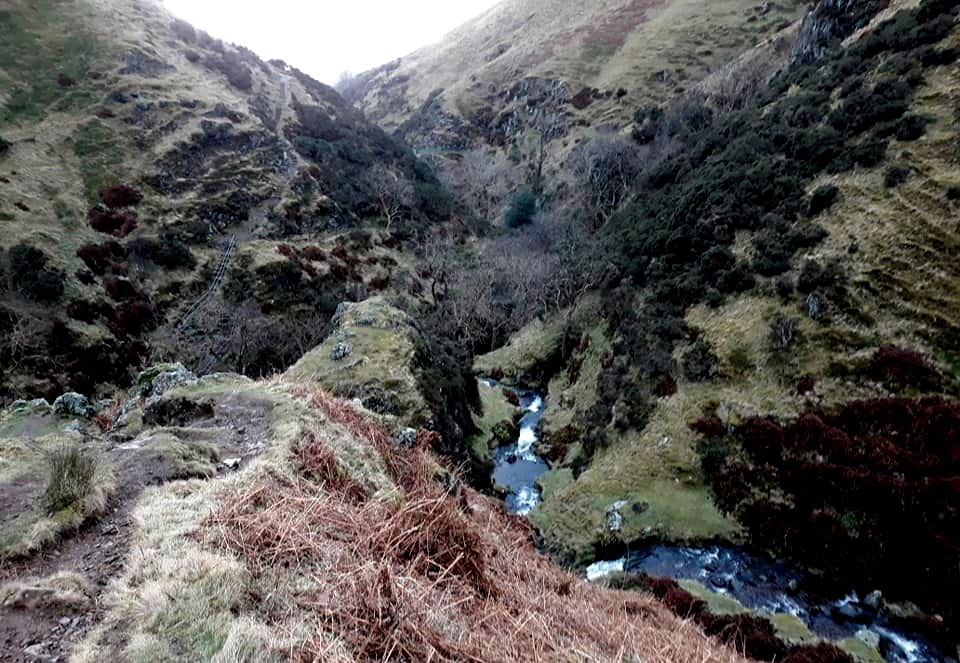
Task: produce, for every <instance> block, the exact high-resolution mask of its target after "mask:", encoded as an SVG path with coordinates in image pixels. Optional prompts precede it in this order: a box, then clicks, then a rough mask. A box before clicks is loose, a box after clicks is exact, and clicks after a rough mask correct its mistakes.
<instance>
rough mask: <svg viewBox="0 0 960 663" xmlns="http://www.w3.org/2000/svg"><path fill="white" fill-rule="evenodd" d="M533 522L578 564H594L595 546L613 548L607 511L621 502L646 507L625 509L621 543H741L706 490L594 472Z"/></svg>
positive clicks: (551, 497) (561, 492)
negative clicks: (606, 527)
mask: <svg viewBox="0 0 960 663" xmlns="http://www.w3.org/2000/svg"><path fill="white" fill-rule="evenodd" d="M545 485H546V486H547V487H548V491H547V492H546V495H547V499H545V500H544V502H543V504H541V505H540V507H539V508H538V509H536V510H535V511H534V512H533V513H531V514H530V520H531V522H533V524H534V526H536V527H537V529H538V530H539V531H540V532H541V534H543V536H544V537H545V539H546V540H547V543H548V545H549V546H550V547H551V548H553V549H556V550H558V551H560V553H561V556H562V557H564V558H567V559H569V560H571V561H572V562H573V563H574V564H576V565H578V566H579V565H584V564H589V563H590V562H592V561H594V559H595V556H594V546H595V545H596V544H598V543H610V542H611V537H612V536H613V535H611V534H609V533H605V531H604V526H603V523H604V516H605V514H606V510H607V508H608V507H609V506H610V505H611V504H613V503H614V502H616V501H617V500H627V502H628V503H630V504H645V505H646V509H645V510H644V511H643V512H642V513H636V512H635V511H633V509H632V508H631V507H630V506H627V507H625V508H623V509H622V510H621V513H622V514H623V517H624V525H623V529H622V530H621V531H620V532H618V533H617V534H616V540H618V541H621V542H631V541H638V540H641V539H649V540H650V541H651V542H653V541H672V542H678V543H697V542H702V541H706V540H710V539H714V538H718V537H719V538H727V539H735V538H736V535H737V532H738V528H737V526H736V524H735V523H733V522H731V521H729V520H727V519H726V518H724V517H723V516H722V515H721V514H720V512H719V511H717V509H716V507H715V506H714V505H713V501H712V499H711V497H710V493H709V491H708V490H707V488H706V487H704V486H700V485H695V484H688V483H684V482H679V483H678V482H676V481H673V480H664V479H658V478H653V479H651V478H649V477H636V478H634V479H632V480H620V479H614V480H609V479H607V478H606V477H602V476H599V475H598V472H595V471H594V469H593V468H591V469H590V470H588V471H587V472H585V473H584V474H583V475H581V477H580V478H579V479H578V480H577V481H575V482H571V483H566V484H565V485H561V487H560V488H558V489H556V490H553V491H551V490H550V488H551V485H550V480H549V479H548V480H547V483H546V484H545Z"/></svg>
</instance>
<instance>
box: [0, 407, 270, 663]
mask: <svg viewBox="0 0 960 663" xmlns="http://www.w3.org/2000/svg"><path fill="white" fill-rule="evenodd" d="M203 402H204V403H209V404H210V405H212V416H209V417H206V418H204V419H199V420H193V421H179V420H178V423H182V425H188V426H190V427H192V428H209V429H216V430H217V432H218V435H217V436H216V440H217V446H218V449H219V452H220V456H221V459H227V458H242V459H244V460H246V459H247V458H249V457H251V456H254V455H256V454H258V453H259V452H260V450H261V449H262V445H263V444H264V443H265V442H266V441H267V440H268V439H269V432H270V431H269V429H270V421H271V418H270V410H271V409H272V404H271V403H270V402H268V401H262V400H255V399H251V398H249V397H248V396H245V395H242V394H230V395H223V396H221V395H216V396H210V397H205V398H204V399H203ZM197 411H203V412H210V410H208V409H206V408H200V409H198V410H197ZM96 443H97V444H100V445H102V448H103V450H104V454H105V455H106V457H107V458H108V459H109V460H110V462H111V464H112V465H113V467H114V468H115V470H116V472H117V481H118V484H119V487H118V490H117V492H116V494H115V495H114V496H113V498H112V500H111V504H110V506H109V508H108V510H107V513H106V514H105V515H104V516H102V517H100V518H97V519H93V520H90V521H88V522H87V523H85V524H84V525H83V526H82V527H80V528H79V529H77V530H76V531H73V532H68V533H67V534H66V535H65V536H64V537H63V538H61V539H60V540H59V541H58V542H57V543H56V544H54V545H52V546H49V547H47V548H45V549H44V550H42V551H40V552H39V553H36V554H33V555H30V556H28V557H25V558H22V559H8V560H0V585H2V584H4V583H7V582H11V581H17V580H30V579H40V578H45V577H47V576H50V575H52V574H54V573H57V572H59V571H71V572H75V573H78V574H80V575H82V576H83V577H85V578H86V579H87V580H89V581H90V582H91V583H92V584H93V586H94V588H95V592H96V596H95V597H94V600H93V601H92V604H91V606H90V607H89V608H87V609H86V610H79V611H77V610H70V609H65V608H63V607H56V606H45V605H44V606H39V607H36V608H32V609H15V608H5V607H0V660H2V661H5V662H8V661H9V662H10V663H19V662H23V663H27V662H30V663H35V662H36V661H65V660H66V659H67V657H68V655H69V652H70V649H71V648H72V647H73V646H74V645H75V644H77V643H79V642H80V641H82V639H83V637H84V636H85V635H86V634H87V633H88V632H89V631H90V630H91V629H92V628H93V627H94V626H95V625H96V624H97V622H98V621H99V620H100V618H101V617H102V615H103V612H104V606H103V605H101V602H100V597H101V595H102V592H103V590H104V588H105V587H106V586H107V584H108V583H109V582H110V580H111V579H113V578H115V577H117V576H118V575H119V574H120V573H121V571H122V570H123V567H124V563H125V560H126V558H127V551H128V549H129V546H130V539H131V536H132V533H133V528H132V519H131V512H132V511H133V508H134V506H135V505H136V503H137V498H138V497H139V495H140V493H141V492H142V491H143V489H144V488H146V487H149V486H154V485H161V484H163V483H166V482H168V481H171V480H174V479H177V478H179V477H178V476H177V471H176V470H175V468H174V467H173V465H172V464H171V463H170V462H169V461H168V460H166V459H164V458H162V457H161V456H159V455H158V454H156V453H152V452H149V451H147V450H145V449H139V448H131V446H130V445H122V444H121V445H118V444H116V443H115V442H111V441H109V440H108V439H107V438H98V439H97V440H96ZM220 471H221V472H229V471H231V470H229V469H228V468H226V467H221V468H220ZM44 487H45V478H44V477H42V476H24V477H18V479H17V480H14V481H11V482H9V483H5V484H0V521H2V520H6V519H8V518H14V517H16V516H17V515H19V514H20V513H22V512H24V511H26V510H29V509H34V508H36V504H37V502H38V500H39V498H40V497H41V496H42V494H43V490H44ZM27 650H29V651H27Z"/></svg>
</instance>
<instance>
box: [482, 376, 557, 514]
mask: <svg viewBox="0 0 960 663" xmlns="http://www.w3.org/2000/svg"><path fill="white" fill-rule="evenodd" d="M483 382H485V383H486V384H487V385H489V386H500V385H499V384H498V383H497V382H494V381H493V380H489V379H484V380H483ZM513 391H514V392H516V394H517V396H518V397H519V399H520V408H521V409H522V410H523V418H522V419H521V420H520V434H519V436H518V437H517V441H516V442H514V443H513V444H511V445H509V446H506V447H500V448H499V449H497V450H496V452H495V453H494V455H493V466H494V470H493V482H494V485H498V486H502V487H503V488H504V489H506V490H507V491H508V492H507V496H506V503H507V510H509V511H510V512H511V513H515V514H517V515H519V516H525V515H527V514H528V513H530V512H531V511H533V510H534V509H535V508H537V507H538V506H539V505H540V489H539V488H537V479H539V478H540V477H541V476H542V475H543V474H544V473H545V472H547V470H549V469H550V467H549V466H548V465H547V464H546V462H544V460H543V459H542V458H540V457H539V456H537V455H536V454H535V453H534V452H533V445H534V444H536V443H537V440H538V437H537V436H538V435H539V434H540V433H539V430H538V429H539V426H540V420H541V419H542V418H543V410H544V407H545V406H546V403H545V401H544V399H543V397H542V396H540V395H539V394H536V393H534V392H532V391H524V390H522V389H513Z"/></svg>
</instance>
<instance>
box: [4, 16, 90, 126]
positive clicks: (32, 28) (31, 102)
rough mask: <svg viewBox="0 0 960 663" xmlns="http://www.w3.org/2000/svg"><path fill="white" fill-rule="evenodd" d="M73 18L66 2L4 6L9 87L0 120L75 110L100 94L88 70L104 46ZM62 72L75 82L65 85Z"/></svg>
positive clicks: (12, 119)
mask: <svg viewBox="0 0 960 663" xmlns="http://www.w3.org/2000/svg"><path fill="white" fill-rule="evenodd" d="M20 4H22V3H20ZM75 18H76V17H75V16H71V12H70V11H69V9H68V8H66V7H65V6H64V4H63V3H55V2H50V1H49V0H45V1H42V2H32V3H29V7H15V8H11V9H8V10H4V11H0V34H2V35H3V39H2V40H0V73H2V74H3V75H2V76H0V80H2V79H6V80H4V83H5V85H8V86H10V89H11V93H10V95H9V97H8V99H7V102H6V104H4V106H3V107H2V108H0V124H6V123H11V122H19V121H24V120H37V119H41V118H43V117H44V116H45V115H46V114H47V113H48V112H50V111H51V110H58V111H70V110H75V109H79V108H83V107H85V106H88V105H90V104H92V103H94V102H95V101H96V100H97V98H98V93H97V90H96V88H95V86H94V85H93V83H92V81H90V79H89V78H88V74H89V73H90V71H91V69H92V67H93V66H94V65H95V63H96V62H98V61H99V59H100V58H101V57H102V56H103V55H104V53H105V47H104V45H103V44H102V43H101V42H100V40H99V39H98V38H97V37H96V35H95V34H94V33H92V32H90V31H88V30H86V29H85V28H84V27H83V25H82V23H80V22H79V21H76V20H74V19H75ZM60 76H66V77H69V78H70V79H72V80H73V81H75V84H74V85H73V86H71V87H66V88H65V87H61V86H60V85H59V84H58V82H57V81H58V78H59V77H60Z"/></svg>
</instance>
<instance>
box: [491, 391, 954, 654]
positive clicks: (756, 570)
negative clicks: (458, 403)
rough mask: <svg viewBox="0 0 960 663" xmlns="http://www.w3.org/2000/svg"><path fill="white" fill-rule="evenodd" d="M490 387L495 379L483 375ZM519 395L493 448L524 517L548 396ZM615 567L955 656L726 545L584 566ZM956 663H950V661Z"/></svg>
mask: <svg viewBox="0 0 960 663" xmlns="http://www.w3.org/2000/svg"><path fill="white" fill-rule="evenodd" d="M483 382H485V383H486V384H487V385H488V386H494V387H499V386H500V385H499V383H497V382H495V381H493V380H489V379H483ZM513 391H515V392H516V393H517V396H518V397H519V399H520V407H521V409H522V410H523V418H522V419H521V420H520V432H519V435H518V437H517V440H516V441H515V442H514V443H513V444H511V445H509V446H505V447H500V448H499V449H497V450H496V452H495V453H494V456H493V465H494V470H493V480H494V482H495V484H497V485H499V486H502V487H503V488H504V489H506V490H507V495H506V505H507V509H508V510H509V511H510V512H511V513H515V514H518V515H527V514H529V513H530V512H531V511H533V510H534V509H535V508H537V506H538V505H539V504H540V489H539V488H537V479H539V478H540V477H541V476H542V475H543V474H544V473H545V472H547V471H548V470H549V469H550V468H549V466H548V465H547V463H546V462H544V460H543V459H542V458H540V457H539V456H537V454H536V453H535V452H534V445H535V444H536V443H537V440H538V435H539V427H540V420H541V419H542V418H543V413H544V409H545V407H546V400H545V398H544V397H543V396H541V395H540V394H537V393H535V392H532V391H525V390H522V389H513ZM619 571H628V572H629V571H635V572H641V571H642V572H645V573H648V574H650V575H653V576H663V577H668V578H673V579H675V580H683V579H689V580H696V581H698V582H700V583H701V584H703V585H704V586H706V587H707V588H708V589H710V590H712V591H714V592H717V593H719V594H727V595H729V596H733V597H734V598H736V599H737V600H738V601H740V602H741V603H742V604H743V605H744V606H746V607H747V608H749V609H751V610H754V611H756V612H757V613H759V614H767V615H770V614H774V613H787V614H791V615H794V616H796V617H798V618H800V619H801V620H803V622H804V623H805V624H806V625H807V626H808V627H809V628H810V630H811V631H813V633H814V634H816V635H817V636H819V637H821V638H823V639H824V640H828V641H834V642H837V641H840V640H843V639H845V638H853V637H860V638H861V639H868V640H873V641H874V642H876V641H877V640H879V642H880V646H879V651H880V653H881V654H882V655H883V657H884V659H885V660H886V661H888V663H944V662H948V661H953V659H950V658H948V657H947V656H945V655H944V654H943V652H941V651H940V650H938V649H937V648H936V647H935V646H934V645H933V644H931V643H930V642H928V641H927V640H926V639H924V638H923V637H922V636H920V635H918V634H916V633H910V632H907V631H904V630H903V629H902V628H899V627H898V626H897V625H895V624H893V623H891V622H890V621H889V620H887V619H886V618H885V617H883V616H882V615H880V614H877V612H876V611H875V610H873V609H872V608H870V607H869V606H867V605H865V603H864V599H863V597H860V596H858V595H857V594H856V593H854V592H850V593H848V594H846V595H844V596H842V597H840V598H838V597H837V596H834V597H827V598H825V597H821V596H815V595H813V594H811V593H808V592H805V591H803V590H802V589H801V590H800V591H790V588H791V587H796V588H802V587H803V586H804V582H803V580H804V575H803V574H802V573H801V572H799V571H797V570H795V569H791V568H790V567H788V566H786V565H784V564H780V563H777V562H772V561H770V560H767V559H763V558H761V557H756V556H753V555H750V554H748V553H746V552H745V551H743V550H741V549H739V548H735V547H731V546H708V547H704V548H685V547H681V546H665V545H657V546H651V547H649V548H646V549H644V550H642V551H639V552H633V553H630V554H629V555H628V556H626V557H623V558H620V559H616V560H606V561H600V562H597V563H595V564H592V565H591V566H589V567H588V568H587V571H586V573H587V577H588V578H589V579H591V580H593V579H596V578H599V577H602V576H605V575H609V574H611V573H616V572H619ZM954 663H955V662H954Z"/></svg>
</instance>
